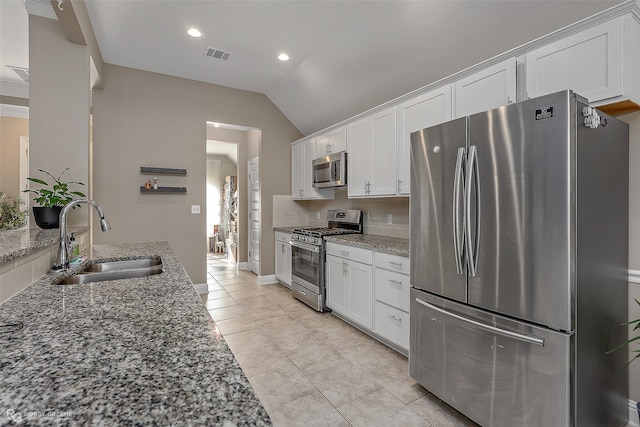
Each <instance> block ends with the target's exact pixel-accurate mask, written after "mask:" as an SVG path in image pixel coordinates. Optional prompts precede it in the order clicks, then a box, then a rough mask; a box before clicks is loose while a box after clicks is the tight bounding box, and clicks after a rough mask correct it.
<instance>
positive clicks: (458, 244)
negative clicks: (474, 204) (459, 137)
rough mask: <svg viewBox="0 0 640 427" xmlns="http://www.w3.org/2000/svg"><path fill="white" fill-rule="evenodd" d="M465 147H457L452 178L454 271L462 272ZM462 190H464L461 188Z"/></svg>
mask: <svg viewBox="0 0 640 427" xmlns="http://www.w3.org/2000/svg"><path fill="white" fill-rule="evenodd" d="M465 151H466V150H465V149H464V148H463V147H460V148H458V156H457V158H456V169H455V172H454V178H453V252H454V254H455V258H456V271H457V272H458V274H463V273H464V270H463V263H464V220H463V221H462V231H461V230H460V188H461V187H462V184H463V180H464V177H463V176H462V173H463V172H462V170H463V162H464V157H465V154H466V153H465ZM463 191H464V190H463Z"/></svg>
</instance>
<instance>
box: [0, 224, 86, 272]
mask: <svg viewBox="0 0 640 427" xmlns="http://www.w3.org/2000/svg"><path fill="white" fill-rule="evenodd" d="M88 230H89V227H88V226H70V227H68V229H67V231H68V232H69V233H77V234H80V233H84V232H85V231H88ZM59 241H60V229H58V228H52V229H49V230H42V229H40V228H24V229H20V230H7V231H0V264H2V263H4V262H9V261H13V260H15V259H18V258H22V257H24V256H27V255H29V254H31V253H33V252H35V251H37V250H40V249H44V248H46V247H49V246H51V245H54V244H57V243H58V242H59Z"/></svg>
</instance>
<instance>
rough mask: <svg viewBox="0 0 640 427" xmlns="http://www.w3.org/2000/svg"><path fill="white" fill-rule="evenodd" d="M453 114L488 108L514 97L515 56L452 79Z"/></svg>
mask: <svg viewBox="0 0 640 427" xmlns="http://www.w3.org/2000/svg"><path fill="white" fill-rule="evenodd" d="M455 91H456V94H455V99H456V103H455V111H456V114H455V117H456V118H458V117H463V116H468V115H470V114H474V113H479V112H481V111H486V110H491V109H492V108H496V107H500V106H502V105H507V104H511V103H512V102H515V100H516V59H515V58H510V59H508V60H506V61H503V62H501V63H499V64H496V65H493V66H491V67H488V68H485V69H484V70H482V71H479V72H477V73H475V74H473V75H471V76H469V77H466V78H464V79H461V80H458V81H457V82H455Z"/></svg>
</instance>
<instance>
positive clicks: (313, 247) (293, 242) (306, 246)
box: [289, 240, 320, 253]
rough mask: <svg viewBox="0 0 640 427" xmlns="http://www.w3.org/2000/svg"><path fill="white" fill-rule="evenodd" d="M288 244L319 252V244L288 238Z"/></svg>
mask: <svg viewBox="0 0 640 427" xmlns="http://www.w3.org/2000/svg"><path fill="white" fill-rule="evenodd" d="M289 244H290V245H291V246H295V247H296V248H300V249H304V250H307V251H311V252H315V253H319V252H320V246H315V245H310V244H308V243H302V242H298V241H295V240H290V241H289Z"/></svg>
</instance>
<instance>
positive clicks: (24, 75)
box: [7, 65, 29, 83]
mask: <svg viewBox="0 0 640 427" xmlns="http://www.w3.org/2000/svg"><path fill="white" fill-rule="evenodd" d="M7 67H9V68H10V69H11V70H12V71H13V72H14V73H16V74H17V75H18V77H20V78H21V79H22V81H24V82H25V83H29V69H28V68H24V67H14V66H13V65H7Z"/></svg>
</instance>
